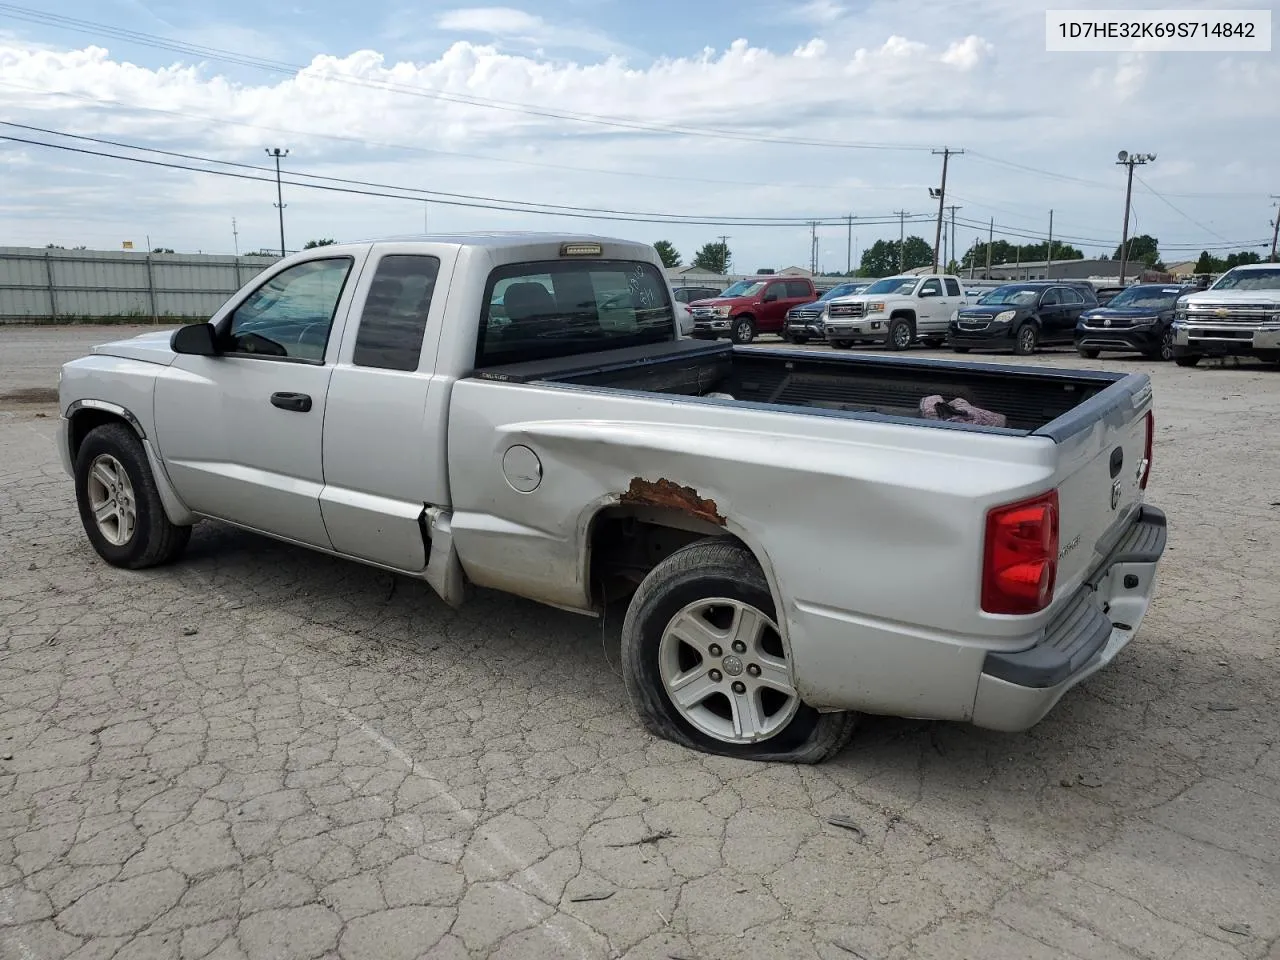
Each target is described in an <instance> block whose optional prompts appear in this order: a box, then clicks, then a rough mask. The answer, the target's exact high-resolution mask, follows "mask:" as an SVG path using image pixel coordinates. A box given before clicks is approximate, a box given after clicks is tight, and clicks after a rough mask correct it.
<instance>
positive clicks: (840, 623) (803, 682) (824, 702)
mask: <svg viewBox="0 0 1280 960" xmlns="http://www.w3.org/2000/svg"><path fill="white" fill-rule="evenodd" d="M1165 542H1166V523H1165V516H1164V514H1163V513H1162V512H1160V511H1159V510H1157V509H1156V508H1154V507H1150V506H1145V505H1144V506H1143V507H1142V508H1141V510H1140V512H1139V513H1138V514H1137V517H1136V519H1135V521H1134V522H1133V523H1132V524H1131V525H1130V527H1129V528H1128V529H1127V530H1126V531H1125V532H1124V534H1123V535H1122V537H1121V539H1120V541H1119V543H1118V545H1117V546H1116V547H1115V548H1114V549H1113V550H1111V551H1110V552H1109V554H1108V556H1107V559H1106V560H1104V561H1103V562H1102V563H1100V564H1099V565H1098V567H1097V568H1096V569H1095V570H1094V572H1093V573H1092V574H1091V575H1090V577H1089V578H1088V580H1087V581H1086V583H1085V584H1084V585H1082V586H1081V587H1080V588H1079V589H1078V590H1077V591H1076V593H1075V595H1074V596H1073V597H1072V598H1071V601H1070V602H1069V603H1067V604H1065V605H1064V607H1063V609H1062V610H1061V611H1060V612H1057V613H1055V615H1054V617H1053V619H1052V620H1050V621H1049V622H1048V623H1047V624H1045V625H1044V626H1043V627H1041V628H1039V629H1038V630H1036V631H1034V632H1031V631H1029V632H1028V633H1027V634H1026V635H1025V636H1024V637H1022V638H1020V639H1018V640H1014V641H1013V642H1008V641H1006V642H1005V643H1004V645H1003V648H1002V649H997V647H998V643H997V641H996V639H995V638H994V637H982V636H971V635H952V634H948V633H944V632H940V631H936V630H932V629H927V628H918V627H913V626H910V625H908V624H905V623H902V622H900V621H890V620H879V619H875V618H871V617H866V616H864V615H862V614H859V613H857V612H856V611H852V610H847V609H838V608H834V607H830V606H826V605H819V604H817V603H814V602H810V601H806V600H802V599H797V600H796V601H795V602H794V603H793V604H792V609H791V611H790V615H789V617H788V626H789V632H790V636H791V646H792V656H793V658H794V661H795V680H796V684H797V687H798V689H799V691H800V695H801V697H802V699H803V700H804V701H805V702H806V703H808V704H809V705H810V706H813V707H815V708H817V709H819V710H853V711H858V712H862V713H874V714H885V715H889V716H897V717H913V718H922V719H936V720H956V721H969V722H972V723H974V724H975V725H977V726H980V727H986V728H988V729H993V730H1005V731H1019V730H1026V729H1028V728H1030V727H1032V726H1034V725H1035V724H1036V723H1037V722H1039V721H1040V720H1041V719H1042V718H1043V717H1044V716H1045V715H1046V714H1047V713H1049V711H1050V710H1052V709H1053V707H1054V705H1055V704H1057V702H1058V701H1059V700H1060V699H1061V698H1062V696H1063V695H1064V694H1065V693H1066V692H1067V691H1068V690H1070V689H1071V688H1072V687H1074V686H1076V685H1077V684H1078V683H1080V682H1081V681H1083V680H1085V679H1086V678H1087V677H1089V676H1090V675H1091V674H1093V673H1095V672H1097V671H1098V670H1101V669H1102V668H1103V667H1105V666H1106V665H1107V664H1108V663H1110V662H1111V660H1112V659H1113V658H1114V657H1115V656H1116V654H1117V653H1119V652H1120V650H1122V649H1124V647H1125V646H1126V645H1128V643H1129V642H1130V641H1131V640H1132V639H1133V637H1134V635H1135V634H1136V633H1137V630H1138V628H1139V626H1140V625H1141V623H1142V620H1143V618H1144V617H1145V616H1146V612H1147V608H1148V606H1149V605H1150V602H1151V597H1152V594H1153V592H1154V589H1155V580H1156V568H1157V566H1158V564H1159V560H1160V557H1161V555H1162V554H1163V552H1164V548H1165Z"/></svg>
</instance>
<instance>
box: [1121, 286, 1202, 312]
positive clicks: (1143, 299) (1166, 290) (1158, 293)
mask: <svg viewBox="0 0 1280 960" xmlns="http://www.w3.org/2000/svg"><path fill="white" fill-rule="evenodd" d="M1190 292H1191V291H1190V290H1186V289H1183V288H1182V287H1129V288H1128V289H1127V290H1125V291H1124V292H1122V293H1117V294H1116V295H1115V296H1114V297H1112V298H1111V300H1110V301H1108V302H1107V306H1108V307H1129V308H1131V309H1138V310H1172V309H1173V306H1174V304H1176V303H1177V302H1178V298H1179V297H1181V296H1185V295H1186V294H1188V293H1190Z"/></svg>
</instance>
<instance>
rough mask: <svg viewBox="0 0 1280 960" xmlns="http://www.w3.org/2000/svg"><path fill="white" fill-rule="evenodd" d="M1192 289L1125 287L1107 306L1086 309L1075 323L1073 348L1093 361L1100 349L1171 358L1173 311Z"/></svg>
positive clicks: (1151, 285)
mask: <svg viewBox="0 0 1280 960" xmlns="http://www.w3.org/2000/svg"><path fill="white" fill-rule="evenodd" d="M1195 292H1196V288H1195V287H1194V286H1179V285H1178V284H1171V283H1140V284H1136V285H1135V286H1132V287H1127V288H1126V289H1125V290H1124V291H1123V292H1121V293H1118V294H1116V295H1115V297H1113V298H1112V299H1111V300H1110V302H1108V303H1107V305H1106V306H1101V307H1095V308H1094V309H1092V310H1086V311H1085V312H1084V313H1083V314H1081V315H1080V322H1079V323H1077V324H1076V338H1075V339H1076V349H1077V350H1078V351H1080V356H1082V357H1085V358H1086V359H1089V360H1092V359H1094V358H1095V357H1097V355H1098V354H1099V353H1101V352H1102V351H1103V350H1127V351H1133V352H1136V353H1143V354H1146V355H1147V356H1148V357H1151V358H1153V359H1160V360H1172V359H1173V312H1174V308H1175V307H1176V306H1177V305H1178V300H1179V299H1180V298H1182V297H1185V296H1186V295H1187V294H1188V293H1195Z"/></svg>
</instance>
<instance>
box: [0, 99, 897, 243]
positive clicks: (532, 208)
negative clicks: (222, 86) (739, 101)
mask: <svg viewBox="0 0 1280 960" xmlns="http://www.w3.org/2000/svg"><path fill="white" fill-rule="evenodd" d="M5 123H6V122H5V121H0V124H5ZM0 139H4V140H11V141H13V142H15V143H25V144H28V145H31V146H37V147H46V148H48V149H52V150H60V151H64V152H67V153H76V154H84V155H88V156H96V157H105V158H110V159H114V160H126V161H129V162H131V163H141V164H146V165H148V166H152V167H161V168H167V169H172V170H187V171H190V172H193V173H206V174H210V175H213V176H220V177H230V178H233V179H238V180H252V181H259V182H266V183H274V182H276V181H275V177H274V175H267V176H258V175H256V173H248V172H245V173H241V172H238V171H235V170H211V169H208V168H207V167H196V166H191V165H189V164H183V163H175V162H172V161H163V160H150V159H146V158H144V157H130V156H124V155H122V154H118V153H110V152H107V151H102V150H91V149H88V148H86V147H77V146H71V145H69V144H58V143H47V142H44V141H41V140H33V139H30V138H27V137H17V136H12V135H5V136H3V137H0ZM123 146H124V147H125V148H126V149H133V150H138V151H142V152H156V153H161V154H168V153H170V151H158V150H155V149H154V148H149V147H136V146H130V145H127V144H126V145H123ZM185 156H186V157H187V158H189V159H196V160H199V161H202V162H207V163H216V164H221V165H231V166H236V167H241V168H248V169H249V170H253V171H261V172H263V173H265V174H272V173H273V172H272V171H271V170H270V169H269V168H265V167H255V166H253V165H252V164H238V163H234V162H233V161H227V160H216V159H213V158H205V157H196V156H194V155H191V154H187V155H185ZM296 177H308V178H311V179H314V180H323V181H331V182H328V183H313V182H306V181H301V180H297V179H292V178H296ZM333 181H336V182H333ZM281 182H282V183H283V184H286V185H288V186H293V187H304V188H308V189H312V190H324V191H328V192H330V193H346V194H355V195H358V196H372V197H383V198H386V199H391V200H413V201H415V202H421V200H422V196H405V194H419V195H426V196H430V197H431V198H432V202H434V203H439V204H441V205H443V206H455V207H468V208H474V209H483V210H500V211H503V212H508V213H529V214H539V215H543V216H564V217H573V218H576V219H586V220H612V221H616V222H624V223H663V224H668V225H674V226H722V225H730V226H751V227H795V226H800V225H807V224H809V223H810V222H813V220H812V218H801V217H798V216H797V217H790V218H782V217H778V218H743V217H732V216H731V217H706V216H704V217H697V216H686V215H684V214H661V213H645V212H640V211H609V210H606V209H603V208H600V209H596V208H591V207H572V206H568V205H559V204H534V203H531V202H529V201H512V200H505V199H502V198H499V197H483V196H472V195H466V194H449V193H444V192H441V191H433V190H423V189H420V188H416V187H399V186H392V185H377V184H366V183H364V182H362V181H358V180H349V179H345V178H338V177H323V176H320V175H319V174H306V173H302V172H299V171H293V172H291V173H290V174H289V179H282V180H281ZM388 190H393V191H399V192H395V193H392V192H386V191H388ZM464 198H465V199H464ZM543 208H545V209H543ZM865 220H866V222H867V223H870V224H889V223H892V222H893V220H892V219H891V218H890V217H888V216H885V217H880V218H871V217H868V218H865ZM817 222H819V223H821V224H822V225H824V226H825V225H829V224H835V223H843V222H844V218H843V217H841V216H838V215H836V216H831V217H824V218H822V219H821V220H819V221H817Z"/></svg>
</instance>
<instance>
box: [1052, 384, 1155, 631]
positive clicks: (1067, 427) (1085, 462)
mask: <svg viewBox="0 0 1280 960" xmlns="http://www.w3.org/2000/svg"><path fill="white" fill-rule="evenodd" d="M1151 402H1152V392H1151V381H1150V379H1149V378H1148V377H1147V376H1146V375H1145V374H1133V375H1130V376H1128V377H1125V378H1124V379H1123V380H1120V381H1118V382H1116V383H1115V384H1112V385H1111V386H1110V387H1108V388H1107V389H1106V390H1104V391H1102V392H1101V393H1099V394H1097V395H1096V396H1094V397H1092V398H1090V399H1089V400H1086V401H1085V402H1084V403H1082V404H1081V405H1080V406H1078V407H1076V408H1075V409H1073V410H1071V411H1070V412H1069V413H1067V414H1065V415H1063V416H1062V417H1059V418H1058V419H1057V420H1054V421H1053V422H1052V423H1049V424H1047V425H1046V426H1045V427H1043V428H1042V429H1040V430H1038V431H1036V433H1037V434H1038V435H1041V436H1049V437H1052V438H1053V439H1054V441H1055V442H1056V443H1057V444H1058V451H1059V454H1058V455H1059V471H1060V474H1061V476H1062V478H1063V479H1062V480H1061V482H1060V484H1059V486H1058V505H1059V521H1058V522H1059V541H1058V542H1059V548H1058V549H1059V553H1058V576H1057V582H1056V586H1055V590H1054V603H1055V606H1056V605H1057V604H1059V603H1061V602H1063V601H1064V600H1066V599H1067V598H1068V597H1070V596H1071V595H1072V594H1073V593H1074V592H1075V590H1076V588H1077V587H1079V586H1080V584H1081V583H1083V582H1084V580H1085V579H1086V578H1087V577H1088V576H1089V575H1090V574H1091V573H1092V572H1093V571H1094V570H1095V569H1097V567H1098V566H1099V565H1100V564H1101V563H1102V561H1103V560H1104V559H1105V558H1106V556H1107V555H1108V554H1109V553H1110V552H1111V550H1112V548H1113V547H1115V545H1116V544H1117V543H1118V542H1119V540H1120V538H1121V536H1122V535H1123V534H1124V532H1125V531H1126V530H1127V529H1128V527H1129V525H1130V524H1131V523H1132V522H1133V520H1134V519H1135V517H1136V515H1137V512H1138V509H1139V507H1140V506H1141V504H1142V500H1143V494H1144V491H1143V477H1144V473H1145V472H1146V471H1147V467H1148V462H1147V460H1148V456H1149V447H1148V430H1149V429H1154V425H1153V421H1152V420H1151Z"/></svg>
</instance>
